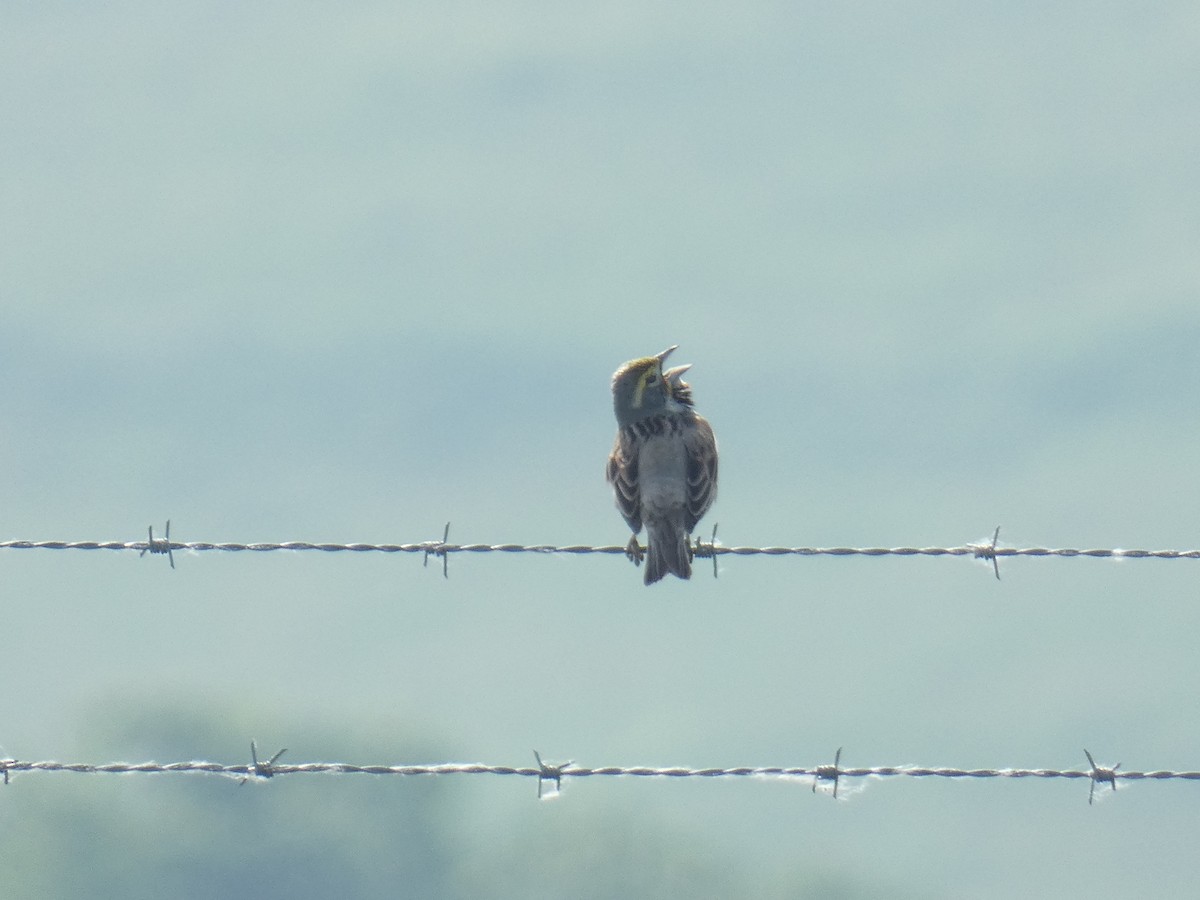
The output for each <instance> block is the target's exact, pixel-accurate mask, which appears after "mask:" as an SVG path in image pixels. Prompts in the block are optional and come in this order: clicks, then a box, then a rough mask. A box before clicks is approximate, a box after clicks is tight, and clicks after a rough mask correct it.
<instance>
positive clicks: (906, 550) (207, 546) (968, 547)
mask: <svg viewBox="0 0 1200 900" xmlns="http://www.w3.org/2000/svg"><path fill="white" fill-rule="evenodd" d="M999 539H1000V528H999V527H997V528H996V530H995V533H994V534H993V536H992V539H991V540H990V541H983V542H977V543H969V544H962V545H960V546H956V547H727V546H725V545H723V544H719V543H717V529H716V527H715V526H714V527H713V531H712V537H711V538H710V539H709V540H708V541H704V540H701V539H699V538H697V539H695V541H694V543H693V544H692V551H693V553H694V555H695V556H696V557H698V558H701V559H705V558H711V559H712V561H713V576H714V577H716V575H717V559H718V558H719V557H722V556H835V557H840V556H872V557H878V556H967V557H971V558H972V559H982V560H986V561H989V562H991V563H992V567H993V571H994V572H995V574H996V578H997V579H998V578H999V577H1000V563H999V561H1000V559H1002V558H1005V557H1014V556H1035V557H1045V556H1057V557H1070V558H1075V557H1082V558H1087V559H1200V549H1198V550H1124V549H1117V548H1113V549H1075V548H1070V547H1059V548H1051V547H1001V546H999ZM634 547H635V543H634V542H631V543H630V544H628V545H617V544H603V545H592V544H568V545H564V546H559V545H555V544H481V543H480V544H455V543H451V542H450V523H448V522H447V523H446V527H445V529H444V531H443V534H442V538H441V539H440V540H430V541H417V542H414V543H407V544H370V543H338V542H321V543H315V542H310V541H282V542H258V543H240V542H235V541H226V542H220V543H212V542H208V541H173V540H171V522H170V520H168V521H167V527H166V537H163V538H155V537H154V528H153V526H151V528H150V529H149V538H148V540H144V541H25V540H10V541H0V550H118V551H129V550H133V551H137V552H138V553H139V554H140V555H144V554H146V553H151V554H162V555H164V556H166V557H167V558H168V559H169V560H170V563H171V568H172V569H173V568H175V551H176V550H179V551H189V552H192V553H205V552H209V551H220V552H226V553H241V552H248V553H270V552H276V551H291V552H301V551H319V552H323V553H420V554H422V555H423V557H424V562H425V564H426V565H428V563H429V557H431V556H432V557H435V558H440V559H441V560H442V574H443V575H444V576H447V577H448V576H449V557H450V554H452V553H541V554H568V555H582V554H590V553H601V554H609V555H621V556H626V557H629V558H633V557H634V556H636V553H634V552H633V550H634ZM642 549H644V548H642Z"/></svg>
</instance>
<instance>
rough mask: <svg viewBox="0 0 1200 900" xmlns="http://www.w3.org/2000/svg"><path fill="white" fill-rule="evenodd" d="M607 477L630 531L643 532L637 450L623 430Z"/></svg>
mask: <svg viewBox="0 0 1200 900" xmlns="http://www.w3.org/2000/svg"><path fill="white" fill-rule="evenodd" d="M605 477H606V478H607V479H608V481H609V484H611V485H612V486H613V492H614V493H615V494H616V497H617V509H619V510H620V511H621V515H622V516H624V517H625V522H626V524H627V525H629V528H630V530H631V531H632V532H633V533H634V534H637V533H638V532H639V531H641V530H642V511H641V503H640V501H639V499H638V461H637V450H636V448H635V447H634V445H633V442H632V441H631V440H630V439H629V437H628V436H627V435H626V433H625V429H623V428H622V429H621V430H620V431H618V432H617V441H616V443H615V444H614V445H613V450H612V454H611V455H610V456H609V457H608V468H607V469H606V470H605Z"/></svg>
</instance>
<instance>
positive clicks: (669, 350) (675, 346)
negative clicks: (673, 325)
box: [654, 344, 679, 363]
mask: <svg viewBox="0 0 1200 900" xmlns="http://www.w3.org/2000/svg"><path fill="white" fill-rule="evenodd" d="M678 349H679V345H678V344H672V345H671V346H670V347H668V348H667V349H666V350H664V351H663V352H662V353H655V354H654V358H655V359H657V360H658V361H659V362H660V363H661V362H666V359H667V357H668V356H670V355H671V354H672V353H674V352H675V351H676V350H678Z"/></svg>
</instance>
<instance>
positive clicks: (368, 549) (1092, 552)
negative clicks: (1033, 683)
mask: <svg viewBox="0 0 1200 900" xmlns="http://www.w3.org/2000/svg"><path fill="white" fill-rule="evenodd" d="M0 550H127V551H128V550H134V551H137V552H139V553H146V552H147V551H149V552H150V553H167V552H168V551H193V552H196V553H204V552H208V551H222V552H227V553H238V552H251V553H269V552H274V551H283V550H287V551H306V550H316V551H321V552H324V553H340V552H349V553H424V554H428V555H432V556H444V555H445V554H449V553H543V554H554V553H566V554H589V553H602V554H612V555H624V554H625V553H626V550H627V548H626V546H625V545H616V544H603V545H591V544H568V545H563V546H558V545H554V544H455V543H450V542H447V541H438V540H433V541H420V542H416V543H408V544H370V543H332V542H328V543H314V542H310V541H282V542H259V543H240V542H234V541H227V542H221V543H211V542H208V541H169V542H168V541H163V540H156V541H154V542H153V543H151V542H149V541H28V540H9V541H0ZM695 553H696V556H698V557H702V558H706V557H711V556H727V555H733V556H972V557H975V558H977V559H989V560H990V559H994V558H1003V557H1009V556H1060V557H1090V558H1101V559H1200V549H1198V550H1136V549H1135V550H1125V549H1118V548H1113V549H1075V548H1070V547H1060V548H1051V547H992V546H990V545H988V544H965V545H963V546H959V547H726V546H724V545H721V544H715V545H714V544H708V543H704V542H700V543H698V544H696V545H695Z"/></svg>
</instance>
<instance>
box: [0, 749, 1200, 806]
mask: <svg viewBox="0 0 1200 900" xmlns="http://www.w3.org/2000/svg"><path fill="white" fill-rule="evenodd" d="M283 752H284V751H282V750H281V751H279V753H276V754H275V755H274V756H273V757H271V759H270V760H268V761H266V762H262V761H260V760H259V759H258V750H257V747H255V746H253V745H252V747H251V757H252V761H251V762H250V763H240V764H236V765H222V764H220V763H211V762H198V761H191V762H176V763H154V762H146V763H121V762H118V763H107V764H103V765H96V764H92V763H60V762H53V761H42V762H29V761H25V760H19V759H0V770H3V772H4V778H5V783H8V778H9V775H10V774H11V773H19V772H49V773H63V772H73V773H76V774H82V775H101V774H112V775H146V774H155V775H165V774H172V773H191V774H198V775H216V776H220V777H226V778H236V779H238V780H239V782H241V783H244V782H245V781H247V780H248V779H250V778H261V779H268V778H272V777H275V776H283V775H400V776H412V775H428V776H443V775H511V776H517V777H521V778H536V779H537V781H538V796H539V797H541V796H542V790H543V786H544V785H545V784H546V782H550V781H553V782H554V787H555V791H556V792H557V791H560V790H561V789H562V782H563V779H565V778H603V777H613V778H753V779H760V780H768V781H769V780H775V781H795V780H796V779H807V778H811V779H812V780H813V789H814V793H815V789H816V785H817V784H818V783H819V782H829V781H832V782H833V785H834V796H835V797H836V796H837V791H838V787H839V785H840V783H841V782H842V781H843V780H845V779H847V778H949V779H953V780H961V779H984V778H1000V779H1010V778H1011V779H1021V778H1036V779H1058V778H1066V779H1086V780H1087V781H1088V782H1089V783H1090V785H1091V789H1090V791H1089V794H1088V802H1089V803H1091V802H1092V801H1093V799H1094V796H1095V789H1096V785H1097V784H1110V785H1112V788H1113V790H1116V787H1117V782H1118V781H1119V780H1122V781H1143V780H1151V781H1200V771H1174V770H1167V769H1160V770H1155V771H1148V772H1134V771H1131V772H1119V771H1117V770H1118V768H1119V767H1120V763H1118V764H1117V765H1116V766H1112V767H1104V766H1099V765H1097V764H1096V762H1095V760H1094V759H1093V758H1092V755H1091V753H1089V752H1088V751H1087V750H1085V751H1084V753H1085V754H1086V755H1087V758H1088V762H1089V764H1090V767H1089V768H1088V769H1087V770H1081V769H1017V768H1002V769H959V768H949V767H938V768H926V767H920V766H866V767H855V768H845V769H843V768H842V767H841V755H842V752H841V749H840V748H839V749H838V752H837V754H836V755H835V756H834V762H833V764H832V765H829V764H822V765H817V766H813V767H804V766H795V767H793V766H738V767H733V768H707V769H694V768H689V767H686V766H673V767H665V768H664V767H654V766H603V767H598V768H593V767H587V766H577V765H575V764H574V763H573V762H566V763H562V764H560V765H551V764H549V763H546V762H544V761H543V760H542V758H541V755H540V754H538V752H537V751H536V750H535V751H534V758H535V760H536V761H537V765H536V766H526V767H518V766H500V765H488V764H484V763H437V764H431V765H351V764H349V763H300V764H290V765H285V764H280V763H278V759H279V757H280V756H281V755H282V754H283Z"/></svg>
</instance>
